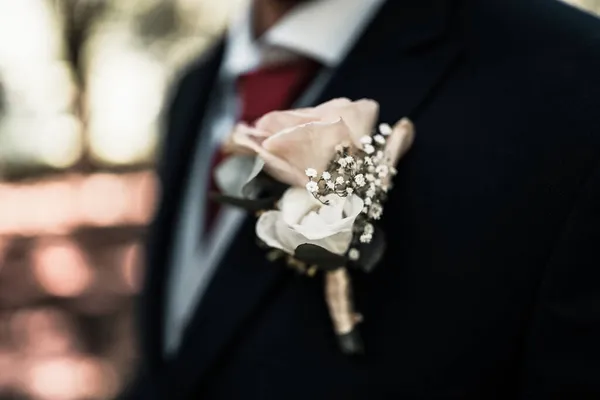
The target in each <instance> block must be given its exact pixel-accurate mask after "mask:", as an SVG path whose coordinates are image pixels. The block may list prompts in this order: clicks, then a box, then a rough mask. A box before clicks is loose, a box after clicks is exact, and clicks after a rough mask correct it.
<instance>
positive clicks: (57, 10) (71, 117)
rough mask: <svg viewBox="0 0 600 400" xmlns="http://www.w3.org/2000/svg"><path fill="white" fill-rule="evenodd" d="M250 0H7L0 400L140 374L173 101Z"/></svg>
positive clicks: (3, 1)
mask: <svg viewBox="0 0 600 400" xmlns="http://www.w3.org/2000/svg"><path fill="white" fill-rule="evenodd" d="M240 1H244V0H0V400H8V399H40V400H79V399H110V398H112V397H113V396H114V395H115V394H116V393H117V392H118V391H119V390H120V389H121V387H122V386H123V385H124V384H125V383H126V382H127V380H128V379H130V377H131V374H132V373H133V369H134V367H135V363H136V343H135V340H134V335H133V333H134V331H133V329H134V327H133V318H132V313H133V299H134V297H135V295H136V293H137V292H138V291H139V289H140V278H141V275H142V274H143V270H142V269H143V268H142V261H143V260H142V254H141V243H142V241H143V238H144V232H145V226H146V224H147V222H148V221H149V219H150V218H151V216H152V212H153V209H154V196H153V195H154V190H155V181H154V176H153V173H152V167H153V161H154V157H155V154H156V150H157V149H156V147H157V144H158V142H159V136H160V132H161V114H162V110H163V104H164V103H165V99H166V98H168V96H169V92H168V88H169V87H170V85H171V83H172V81H173V79H174V78H175V77H176V76H177V73H178V71H180V70H181V69H182V68H183V67H184V66H185V65H186V64H188V63H189V62H191V61H192V60H194V59H195V58H196V57H198V56H199V55H200V54H201V53H202V51H203V50H204V49H205V48H206V47H207V46H208V45H209V44H210V43H211V42H212V41H213V40H214V39H215V38H216V37H218V36H219V34H220V33H221V32H222V30H223V29H224V27H225V25H226V23H227V20H228V16H229V15H230V13H231V12H232V10H234V9H235V8H236V7H238V6H239V3H240ZM571 2H572V3H574V4H576V5H578V6H581V7H584V8H587V9H588V10H591V11H592V12H597V13H600V0H578V1H576V0H571Z"/></svg>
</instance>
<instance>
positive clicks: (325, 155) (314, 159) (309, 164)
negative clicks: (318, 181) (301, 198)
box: [262, 119, 350, 182]
mask: <svg viewBox="0 0 600 400" xmlns="http://www.w3.org/2000/svg"><path fill="white" fill-rule="evenodd" d="M349 135H350V130H349V128H348V126H347V125H346V123H345V122H344V121H342V120H341V119H340V120H338V121H336V122H334V123H327V122H311V123H308V124H305V125H300V126H297V127H294V128H291V129H288V130H284V131H281V132H279V133H277V134H275V135H273V136H271V137H269V138H268V139H266V140H265V141H264V142H263V144H262V146H263V148H264V149H265V151H267V152H269V153H271V154H273V155H274V156H277V157H279V158H280V159H283V160H286V161H287V162H289V163H290V164H291V165H292V166H293V167H294V168H296V169H297V170H299V171H301V172H302V173H303V172H304V171H305V170H306V169H307V168H314V169H316V170H317V171H318V172H319V173H320V172H322V171H324V170H325V168H326V167H327V164H329V162H330V161H331V159H332V158H333V156H334V154H335V146H336V145H338V144H340V143H341V142H343V141H345V140H348V138H349ZM265 162H266V163H267V165H268V164H269V162H268V160H266V159H265ZM305 182H306V180H305Z"/></svg>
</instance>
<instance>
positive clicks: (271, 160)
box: [234, 129, 308, 186]
mask: <svg viewBox="0 0 600 400" xmlns="http://www.w3.org/2000/svg"><path fill="white" fill-rule="evenodd" d="M255 139H256V137H254V136H252V135H248V134H247V131H244V130H243V129H242V130H240V131H239V134H238V135H235V136H234V140H235V143H236V144H237V145H239V146H242V147H244V148H246V149H248V150H251V151H252V153H254V154H256V155H257V156H258V157H260V158H261V159H262V160H263V161H264V163H265V167H264V170H265V172H266V173H268V174H269V175H271V176H272V177H273V178H275V179H277V180H278V181H281V182H283V183H286V184H288V185H291V186H304V185H305V184H306V183H307V182H308V178H307V177H306V175H305V173H304V170H298V169H296V168H294V166H292V165H291V164H290V163H288V162H287V161H285V160H284V159H281V158H279V157H277V156H276V155H274V154H272V153H269V152H268V151H267V150H265V148H264V147H263V146H261V145H260V144H259V143H258V142H257V141H256V140H255Z"/></svg>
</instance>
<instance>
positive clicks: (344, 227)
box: [292, 195, 364, 244]
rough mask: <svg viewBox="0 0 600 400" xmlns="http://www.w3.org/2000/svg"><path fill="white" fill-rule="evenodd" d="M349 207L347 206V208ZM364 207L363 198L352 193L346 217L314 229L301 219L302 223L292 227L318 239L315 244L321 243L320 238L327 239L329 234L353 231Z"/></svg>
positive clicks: (312, 238)
mask: <svg viewBox="0 0 600 400" xmlns="http://www.w3.org/2000/svg"><path fill="white" fill-rule="evenodd" d="M333 196H335V195H333ZM346 207H347V208H346ZM363 207H364V202H363V200H362V199H361V198H360V197H358V196H356V195H352V196H349V197H347V198H346V204H345V205H344V208H345V211H346V212H345V215H346V217H345V218H343V219H340V220H338V221H336V222H334V223H329V224H326V225H324V226H321V227H320V228H319V229H314V228H313V227H312V226H314V224H313V225H312V226H308V225H305V224H304V221H300V223H298V224H295V225H292V227H293V228H294V229H295V230H296V231H297V232H299V233H301V234H302V235H303V236H305V237H306V238H307V239H309V240H311V241H316V242H315V244H319V243H318V241H319V240H323V239H326V238H327V237H328V236H331V235H333V234H336V233H338V232H352V227H353V225H354V221H355V220H356V217H358V215H359V214H360V213H361V211H362V209H363Z"/></svg>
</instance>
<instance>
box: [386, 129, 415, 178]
mask: <svg viewBox="0 0 600 400" xmlns="http://www.w3.org/2000/svg"><path fill="white" fill-rule="evenodd" d="M414 137H415V126H414V125H413V123H412V122H411V121H410V120H409V119H408V118H403V119H401V120H400V121H398V122H397V123H396V124H395V125H394V128H393V129H392V133H391V134H390V136H389V137H388V139H387V144H386V147H385V155H386V159H387V160H388V163H389V165H391V166H396V164H397V163H398V160H400V158H401V157H402V156H403V155H404V154H405V153H406V152H407V151H408V149H410V146H411V145H412V144H413V141H414Z"/></svg>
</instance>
